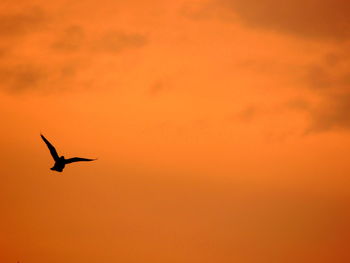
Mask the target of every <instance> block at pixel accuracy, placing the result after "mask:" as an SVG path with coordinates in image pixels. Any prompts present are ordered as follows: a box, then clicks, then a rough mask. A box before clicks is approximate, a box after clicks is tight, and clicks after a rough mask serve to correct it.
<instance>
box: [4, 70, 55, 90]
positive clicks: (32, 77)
mask: <svg viewBox="0 0 350 263" xmlns="http://www.w3.org/2000/svg"><path fill="white" fill-rule="evenodd" d="M47 77H48V76H47V72H46V70H45V68H44V67H41V66H37V65H33V64H19V65H15V66H7V67H1V68H0V85H1V86H2V87H4V88H5V90H7V91H8V92H11V93H19V92H24V91H28V90H32V89H35V88H37V87H39V86H40V85H41V84H42V82H43V81H45V80H46V79H47Z"/></svg>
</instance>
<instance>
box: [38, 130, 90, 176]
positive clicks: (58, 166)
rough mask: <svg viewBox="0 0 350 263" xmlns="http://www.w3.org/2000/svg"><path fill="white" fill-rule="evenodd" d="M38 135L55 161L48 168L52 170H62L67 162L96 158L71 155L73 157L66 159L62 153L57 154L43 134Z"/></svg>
mask: <svg viewBox="0 0 350 263" xmlns="http://www.w3.org/2000/svg"><path fill="white" fill-rule="evenodd" d="M40 136H41V138H42V139H43V141H44V142H45V144H46V146H47V148H49V151H50V153H51V155H52V158H53V159H54V161H55V164H54V166H53V167H51V168H50V169H51V170H52V171H57V172H62V171H63V169H64V167H65V166H66V164H69V163H74V162H91V161H95V160H97V159H87V158H80V157H73V158H69V159H66V158H65V157H64V156H63V155H62V156H59V155H58V153H57V151H56V149H55V147H53V145H52V144H51V143H50V142H49V141H48V140H47V139H46V138H45V137H44V135H42V134H40Z"/></svg>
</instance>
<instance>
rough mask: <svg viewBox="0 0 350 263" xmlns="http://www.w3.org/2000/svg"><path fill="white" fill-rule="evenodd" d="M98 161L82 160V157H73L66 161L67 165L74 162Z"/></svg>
mask: <svg viewBox="0 0 350 263" xmlns="http://www.w3.org/2000/svg"><path fill="white" fill-rule="evenodd" d="M95 160H97V159H86V158H80V157H73V158H69V159H66V160H64V161H65V163H66V164H67V163H74V162H91V161H95Z"/></svg>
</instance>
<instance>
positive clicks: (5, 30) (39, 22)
mask: <svg viewBox="0 0 350 263" xmlns="http://www.w3.org/2000/svg"><path fill="white" fill-rule="evenodd" d="M47 20H48V17H47V15H46V14H45V12H44V11H43V10H42V9H41V8H40V7H32V8H29V9H27V10H25V11H22V12H17V13H12V14H11V13H10V14H8V13H1V14H0V37H15V36H19V35H23V34H26V33H29V32H32V31H36V30H39V29H41V28H43V26H44V25H45V23H46V22H47Z"/></svg>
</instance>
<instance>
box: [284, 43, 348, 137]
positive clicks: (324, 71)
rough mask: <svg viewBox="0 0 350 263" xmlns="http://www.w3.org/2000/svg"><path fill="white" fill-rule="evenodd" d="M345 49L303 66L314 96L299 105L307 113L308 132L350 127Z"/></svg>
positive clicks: (306, 81)
mask: <svg viewBox="0 0 350 263" xmlns="http://www.w3.org/2000/svg"><path fill="white" fill-rule="evenodd" d="M344 51H345V49H344V48H341V50H340V51H339V52H338V53H332V54H328V55H326V56H325V57H324V58H323V60H322V61H319V62H317V63H315V64H313V65H310V66H308V67H307V68H306V70H305V77H304V82H305V84H306V87H307V88H308V89H309V90H310V91H311V92H312V94H313V96H314V98H316V101H314V102H313V103H311V102H304V103H303V104H300V105H301V107H299V109H301V110H304V111H305V112H307V114H308V115H309V117H310V121H311V123H310V127H309V128H308V130H307V132H308V133H313V132H325V131H329V130H333V129H343V130H350V72H349V70H348V69H349V67H350V59H349V57H348V56H343V55H342V54H343V53H344ZM305 103H307V104H305ZM289 106H290V108H291V105H289Z"/></svg>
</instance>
